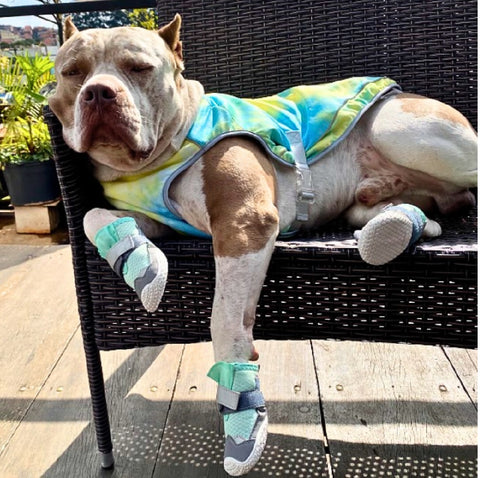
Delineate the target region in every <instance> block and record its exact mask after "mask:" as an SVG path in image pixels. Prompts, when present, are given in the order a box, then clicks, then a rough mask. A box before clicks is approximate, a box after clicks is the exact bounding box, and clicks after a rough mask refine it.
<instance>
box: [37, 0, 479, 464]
mask: <svg viewBox="0 0 480 478" xmlns="http://www.w3.org/2000/svg"><path fill="white" fill-rule="evenodd" d="M158 12H159V18H160V22H162V23H166V22H167V21H169V20H170V19H172V18H173V16H174V14H175V13H176V12H179V13H181V14H182V16H183V20H184V21H183V25H184V31H183V43H184V51H185V58H186V65H187V70H186V74H187V76H188V77H190V78H195V79H198V80H200V81H202V82H203V84H204V85H205V87H206V90H207V91H221V92H227V93H232V94H236V95H240V96H261V95H266V94H270V93H274V92H277V91H281V90H282V89H284V88H286V87H289V86H292V85H294V84H302V83H319V82H324V81H333V80H336V79H339V78H343V77H348V76H355V75H367V74H372V75H387V76H390V77H392V78H394V79H396V80H397V81H398V82H399V83H400V84H401V85H402V86H403V87H404V89H405V90H408V91H411V92H416V93H419V94H425V95H428V96H431V97H434V98H438V99H440V100H443V101H445V102H447V103H449V104H451V105H453V106H455V107H456V108H458V109H459V110H460V111H462V112H463V113H464V114H465V115H466V116H467V117H468V118H469V119H470V121H471V122H472V123H474V124H475V122H476V105H477V98H476V94H477V85H476V80H477V74H476V53H477V34H476V27H477V4H476V0H462V1H460V0H457V1H454V0H426V1H424V2H418V1H416V0H368V1H367V0H353V1H351V2H344V1H341V0H323V1H321V2H318V1H313V0H311V1H309V0H297V1H295V2H291V1H286V0H239V1H236V2H232V1H231V0H218V1H216V2H198V1H190V0H186V1H183V0H175V1H173V0H167V1H162V2H160V3H159V6H158ZM46 117H47V120H48V122H49V125H50V128H51V135H52V138H53V143H54V149H55V157H56V164H57V168H58V175H59V178H60V183H61V187H62V193H63V200H64V204H65V209H66V213H67V219H68V227H69V232H70V241H71V246H72V250H73V263H74V270H75V281H76V288H77V295H78V306H79V312H80V320H81V326H82V332H83V339H84V346H85V353H86V358H87V366H88V374H89V381H90V387H91V395H92V402H93V411H94V419H95V426H96V432H97V439H98V447H99V450H100V452H101V453H102V457H103V458H102V465H103V466H104V467H107V466H109V465H111V464H112V463H113V461H112V454H111V452H112V442H111V437H110V427H109V420H108V414H107V408H106V402H105V391H104V383H103V376H102V366H101V362H100V355H99V350H111V349H119V348H132V347H144V346H150V345H161V344H165V343H178V342H179V343H190V342H196V341H201V340H207V339H209V314H210V306H211V299H212V295H213V290H214V264H213V259H212V251H211V244H210V242H209V241H205V240H193V239H181V240H180V239H179V240H168V241H163V242H159V246H160V247H161V248H162V250H163V251H164V252H165V253H166V255H167V257H168V259H169V263H170V273H169V280H168V284H167V291H166V293H165V296H164V299H163V301H162V303H161V307H160V309H159V310H158V312H157V313H155V314H148V313H146V312H145V311H144V310H143V309H142V307H141V306H140V304H139V301H138V300H137V298H136V296H135V294H134V293H132V292H131V291H130V290H129V289H128V288H127V286H125V285H124V283H123V282H122V281H121V280H119V279H118V278H117V277H116V276H115V274H114V273H113V272H112V271H111V270H110V268H109V266H108V265H107V264H106V262H105V261H103V260H101V259H100V258H99V256H98V255H97V253H96V250H95V248H94V247H92V246H91V245H90V244H89V242H88V241H87V240H86V238H85V235H84V233H83V229H82V218H83V215H84V214H85V212H86V211H87V210H88V209H90V208H91V207H92V206H94V205H96V206H98V205H102V204H103V200H102V197H101V190H100V188H99V186H98V185H97V184H96V183H95V182H94V181H93V180H92V177H91V175H90V173H89V167H88V161H87V159H86V157H85V156H84V155H79V154H76V153H74V152H72V151H71V150H70V149H69V148H68V147H67V146H66V145H65V144H64V142H63V140H62V137H61V128H60V125H59V123H58V121H57V120H56V118H55V117H54V116H53V115H52V113H51V112H49V111H47V112H46ZM439 221H440V222H441V224H442V226H443V228H444V234H443V236H442V237H441V238H439V239H436V240H433V241H429V242H425V243H423V244H421V245H418V246H417V247H416V248H415V250H411V251H409V252H408V253H405V254H403V255H401V256H400V257H399V258H398V259H396V260H395V261H393V262H392V263H390V264H387V265H386V266H382V267H371V266H368V265H366V264H365V263H364V262H362V260H361V259H360V256H359V254H358V251H357V249H356V247H355V243H354V241H352V231H351V230H349V229H348V228H347V227H345V225H344V224H342V223H335V224H332V225H330V226H329V227H328V228H327V229H325V230H323V231H321V232H318V233H316V234H315V235H313V236H311V237H303V238H299V239H296V240H295V242H279V243H278V246H277V248H276V251H275V254H274V257H273V260H272V263H271V266H270V269H269V272H268V276H267V279H266V281H265V286H264V291H263V293H262V298H261V301H260V304H259V307H258V317H257V324H256V326H255V336H256V338H274V339H287V338H288V339H306V338H335V339H347V338H348V339H358V340H370V341H373V340H375V341H395V342H410V343H424V344H448V345H454V346H460V347H470V348H474V347H476V344H477V337H476V285H477V280H476V268H477V254H476V244H477V237H476V211H473V212H472V211H471V212H470V213H469V215H465V216H463V217H456V218H450V219H445V218H439ZM212 398H213V397H212Z"/></svg>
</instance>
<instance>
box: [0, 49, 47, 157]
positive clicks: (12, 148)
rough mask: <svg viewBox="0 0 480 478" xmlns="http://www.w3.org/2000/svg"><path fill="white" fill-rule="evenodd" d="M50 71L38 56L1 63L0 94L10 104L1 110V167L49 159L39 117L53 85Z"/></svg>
mask: <svg viewBox="0 0 480 478" xmlns="http://www.w3.org/2000/svg"><path fill="white" fill-rule="evenodd" d="M5 64H6V65H5ZM4 65H5V66H4ZM52 71H53V62H52V61H51V60H50V58H48V57H44V56H40V55H35V56H29V55H28V54H25V55H17V56H14V57H11V58H8V59H7V61H5V60H4V59H2V70H1V72H0V92H1V93H2V94H3V95H5V96H7V97H8V98H9V100H8V104H6V105H5V104H4V105H3V107H2V108H3V111H2V117H3V122H4V128H5V136H4V138H3V140H2V142H1V144H0V164H8V163H19V162H25V161H39V160H46V159H49V158H50V157H51V156H52V151H51V146H50V137H49V134H48V128H47V125H46V124H45V123H44V121H43V115H42V108H43V106H44V105H45V104H46V102H47V97H46V95H47V90H48V89H49V85H51V84H52V83H53V82H54V81H55V77H54V75H53V73H52Z"/></svg>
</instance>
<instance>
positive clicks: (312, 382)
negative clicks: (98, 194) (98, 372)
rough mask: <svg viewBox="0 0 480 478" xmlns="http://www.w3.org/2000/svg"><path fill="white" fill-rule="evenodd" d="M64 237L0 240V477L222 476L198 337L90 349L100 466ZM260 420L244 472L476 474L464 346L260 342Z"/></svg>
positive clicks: (206, 350) (470, 377)
mask: <svg viewBox="0 0 480 478" xmlns="http://www.w3.org/2000/svg"><path fill="white" fill-rule="evenodd" d="M70 260H71V259H70V250H69V248H68V246H48V245H47V246H16V245H9V246H6V245H2V246H0V321H1V325H2V333H1V334H0V477H2V478H10V477H12V478H17V477H22V478H23V477H25V478H31V477H50V478H53V477H55V478H57V477H58V478H64V477H70V476H74V477H103V476H106V477H127V478H132V477H149V478H150V477H155V478H160V477H162V478H163V477H165V478H167V477H168V478H171V477H180V478H187V477H188V478H190V477H201V478H204V477H224V476H226V475H225V473H224V472H223V468H222V464H221V463H222V444H223V439H222V437H221V423H220V420H219V417H218V414H217V412H216V409H215V405H214V402H213V398H214V396H215V384H214V382H213V381H211V380H210V379H208V378H207V377H206V373H207V371H208V369H209V367H210V366H211V364H212V362H213V358H212V351H211V346H210V344H208V343H203V344H197V345H189V346H180V345H175V346H166V347H163V348H149V349H142V350H133V351H118V352H108V353H104V354H103V360H104V373H105V377H106V383H107V393H108V397H109V402H110V414H111V423H112V430H113V439H114V447H115V456H116V468H115V470H114V471H113V472H103V471H101V470H100V469H99V463H98V456H97V455H96V453H95V450H96V446H95V436H94V429H93V425H92V421H91V411H90V402H89V392H88V385H87V378H86V371H85V365H84V357H83V349H82V344H81V334H80V330H79V327H78V318H77V312H76V302H75V296H74V290H73V277H72V271H71V263H70ZM257 348H258V350H259V351H260V363H261V367H262V368H261V383H262V390H263V392H264V394H265V397H266V399H267V401H268V405H269V418H270V422H271V425H270V428H269V431H270V434H269V439H268V443H267V447H266V450H265V452H264V455H263V457H262V459H261V461H260V462H259V464H258V465H257V467H256V468H255V470H254V471H253V472H252V473H250V474H249V475H248V476H251V477H290V476H291V477H303V478H307V477H329V476H330V477H331V476H334V477H336V478H347V477H348V478H350V477H351V478H353V477H402V478H403V477H431V478H439V477H452V478H453V477H460V478H463V477H476V476H477V463H476V458H477V394H476V390H477V384H476V381H477V354H476V351H469V350H463V349H454V348H440V347H423V346H411V345H396V344H394V345H391V344H371V343H355V342H331V341H301V342H259V343H257Z"/></svg>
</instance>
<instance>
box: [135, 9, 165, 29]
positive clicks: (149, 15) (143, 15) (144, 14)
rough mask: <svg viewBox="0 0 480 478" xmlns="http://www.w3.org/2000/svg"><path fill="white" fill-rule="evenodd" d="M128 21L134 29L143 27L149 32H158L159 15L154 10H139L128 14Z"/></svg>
mask: <svg viewBox="0 0 480 478" xmlns="http://www.w3.org/2000/svg"><path fill="white" fill-rule="evenodd" d="M128 19H129V21H130V25H131V26H132V27H142V28H146V29H147V30H156V29H157V25H158V15H157V11H156V10H155V9H154V8H137V9H135V10H132V11H131V12H129V13H128Z"/></svg>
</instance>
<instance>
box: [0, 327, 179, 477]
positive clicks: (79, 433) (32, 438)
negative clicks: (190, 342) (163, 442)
mask: <svg viewBox="0 0 480 478" xmlns="http://www.w3.org/2000/svg"><path fill="white" fill-rule="evenodd" d="M181 353H182V346H167V347H164V348H163V349H162V348H160V347H157V348H154V347H152V348H146V349H136V350H133V351H132V350H131V351H114V352H108V353H104V354H102V362H103V368H104V375H105V380H106V389H107V397H108V401H109V405H110V417H111V425H112V435H113V443H114V453H115V459H116V468H115V476H119V477H120V476H121V477H131V476H151V474H152V472H153V468H154V466H155V462H156V455H157V450H158V447H159V444H160V439H161V434H162V431H163V425H164V422H165V419H166V414H167V411H168V408H169V405H170V398H171V394H172V391H173V388H174V384H175V380H176V374H177V370H178V364H179V362H180V357H181ZM84 362H85V360H84V358H83V347H82V340H81V334H80V333H77V334H76V335H75V337H74V339H73V340H72V342H71V344H70V346H69V347H68V348H67V350H66V351H65V354H64V356H63V357H62V359H61V360H60V361H59V363H58V366H57V367H56V368H55V370H54V371H53V373H52V374H51V376H50V377H49V378H48V380H47V382H46V384H45V386H44V388H43V389H42V391H41V393H40V394H39V396H38V397H37V399H36V400H35V402H34V404H33V405H32V407H31V408H30V410H29V411H28V413H27V415H26V417H25V419H24V420H23V421H22V423H21V425H20V426H19V427H18V429H17V431H16V433H15V435H14V436H13V438H12V440H11V441H10V443H9V446H8V447H7V449H6V450H5V453H4V454H3V455H2V456H1V459H0V476H2V477H8V478H9V477H12V478H13V477H19V476H25V477H33V476H42V477H44V478H48V477H51V478H59V477H63V476H71V475H72V473H74V474H75V476H76V477H78V478H87V477H92V476H97V475H98V474H99V473H100V462H99V458H98V455H97V453H96V450H97V447H96V441H95V432H94V428H93V424H92V412H91V404H90V399H89V390H88V383H87V376H86V367H85V364H84Z"/></svg>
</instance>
